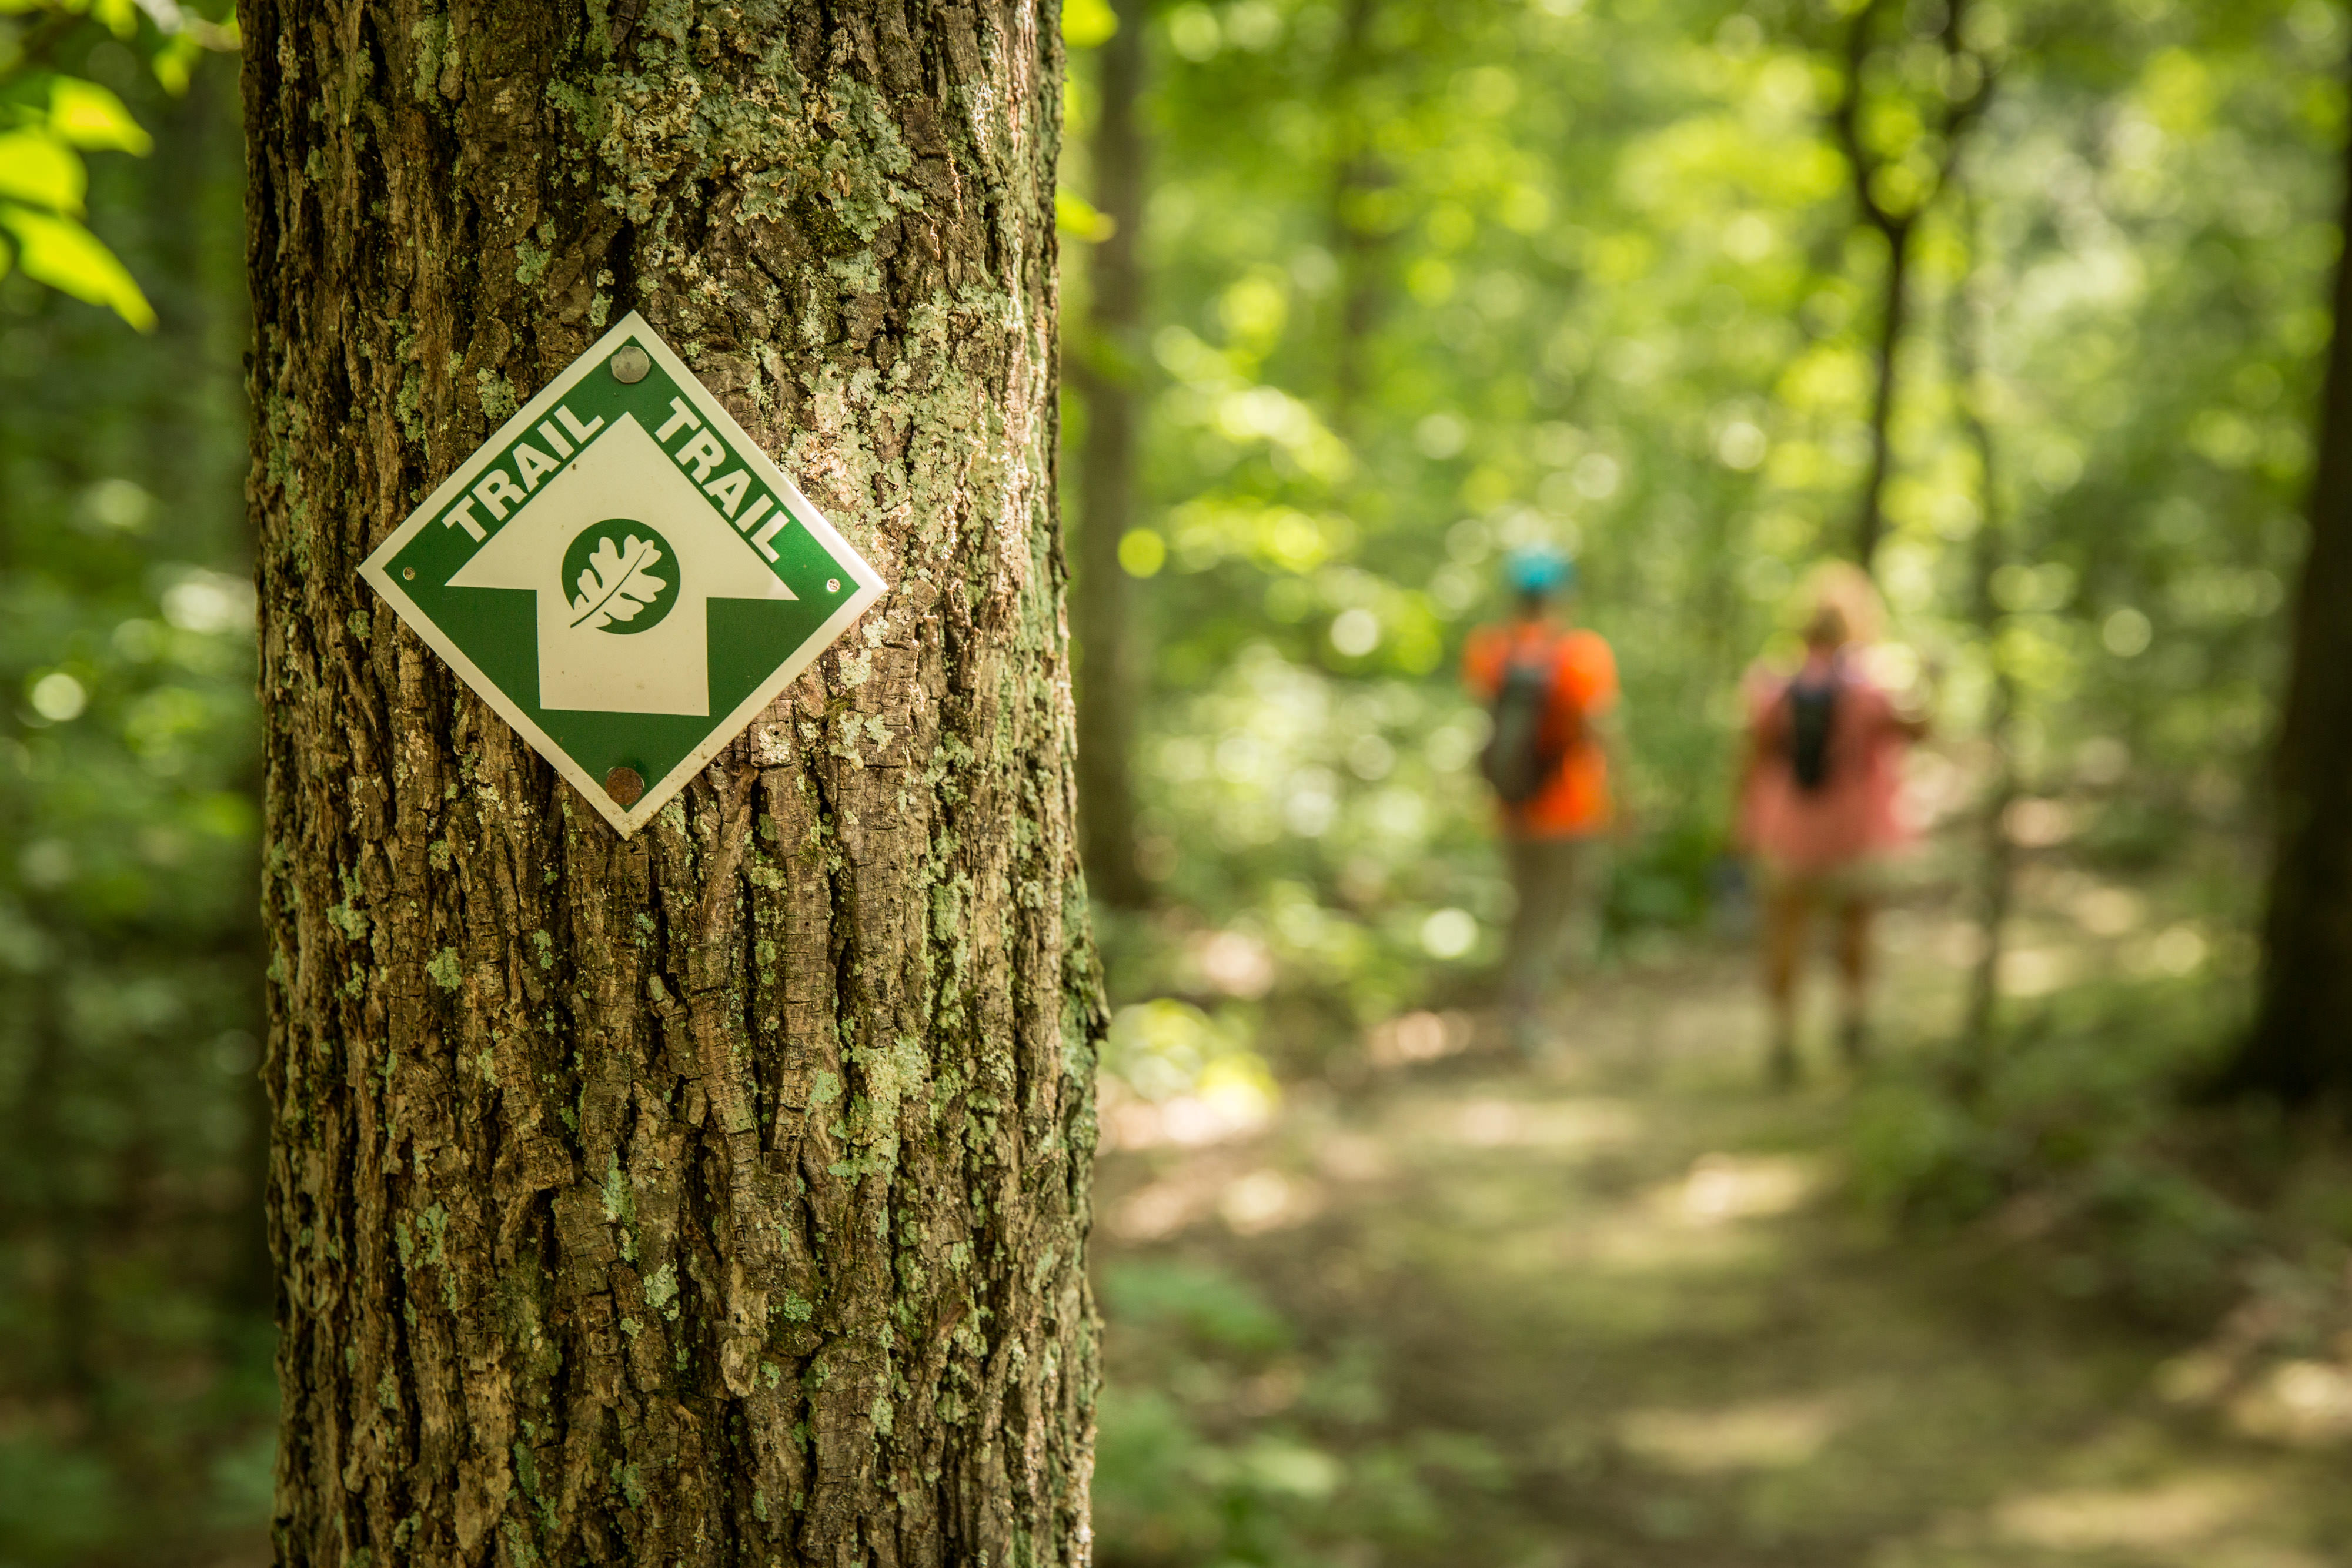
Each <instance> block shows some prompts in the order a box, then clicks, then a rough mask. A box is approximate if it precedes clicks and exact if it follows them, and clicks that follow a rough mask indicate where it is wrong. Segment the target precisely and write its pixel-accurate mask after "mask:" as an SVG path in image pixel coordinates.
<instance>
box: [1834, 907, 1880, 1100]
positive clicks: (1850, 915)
mask: <svg viewBox="0 0 2352 1568" xmlns="http://www.w3.org/2000/svg"><path fill="white" fill-rule="evenodd" d="M1875 913H1876V911H1875V910H1874V908H1873V906H1872V904H1871V901H1870V900H1869V899H1867V898H1848V899H1846V900H1845V901H1844V903H1843V904H1841V905H1840V906H1839V908H1838V921H1837V967H1838V998H1839V1000H1838V1047H1839V1049H1840V1050H1842V1051H1843V1052H1844V1053H1845V1059H1846V1061H1848V1062H1853V1063H1858V1062H1860V1061H1862V1059H1863V1057H1864V1054H1866V1052H1867V1050H1868V1045H1869V1040H1868V1035H1867V1019H1868V1014H1869V1005H1870V927H1871V922H1872V917H1873V915H1874V914H1875Z"/></svg>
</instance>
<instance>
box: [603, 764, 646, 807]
mask: <svg viewBox="0 0 2352 1568" xmlns="http://www.w3.org/2000/svg"><path fill="white" fill-rule="evenodd" d="M645 792H646V781H645V779H642V778H640V777H639V776H638V774H637V770H636V769H635V768H614V769H613V771H611V772H610V773H607V774H605V775H604V793H605V794H607V795H610V796H611V797H612V798H613V799H614V800H615V801H617V802H618V803H619V804H620V805H621V807H622V808H623V809H624V810H626V809H627V808H628V807H631V806H634V805H635V804H636V803H637V797H638V796H640V795H642V794H644V793H645Z"/></svg>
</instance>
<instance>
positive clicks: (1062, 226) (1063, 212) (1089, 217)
mask: <svg viewBox="0 0 2352 1568" xmlns="http://www.w3.org/2000/svg"><path fill="white" fill-rule="evenodd" d="M1054 226H1055V228H1057V229H1059V230H1061V231H1062V232H1063V233H1064V234H1066V235H1069V236H1070V237H1071V238H1073V239H1082V240H1085V241H1086V242H1087V244H1089V245H1099V244H1101V243H1102V242H1103V241H1104V240H1107V239H1108V238H1110V236H1111V235H1113V234H1116V233H1117V232H1118V219H1117V218H1114V217H1112V216H1111V215H1110V214H1108V213H1106V212H1104V211H1102V210H1101V209H1100V208H1098V207H1097V206H1096V205H1095V204H1093V203H1091V202H1089V201H1087V199H1086V198H1085V197H1084V196H1081V195H1077V194H1076V193H1073V192H1070V191H1065V190H1057V191H1055V193H1054Z"/></svg>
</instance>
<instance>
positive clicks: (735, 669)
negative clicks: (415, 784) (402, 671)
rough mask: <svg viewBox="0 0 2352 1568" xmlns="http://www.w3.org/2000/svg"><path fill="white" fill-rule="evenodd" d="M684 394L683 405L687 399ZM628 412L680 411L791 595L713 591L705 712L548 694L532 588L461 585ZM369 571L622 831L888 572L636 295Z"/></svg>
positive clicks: (717, 508)
mask: <svg viewBox="0 0 2352 1568" xmlns="http://www.w3.org/2000/svg"><path fill="white" fill-rule="evenodd" d="M632 344H634V345H635V347H637V348H639V349H641V350H644V351H645V353H646V357H647V358H648V360H649V361H651V363H650V365H649V366H648V368H647V369H646V373H645V375H644V377H643V378H642V379H641V380H638V381H636V382H624V381H622V380H620V379H619V377H618V376H616V375H614V373H613V371H612V370H611V361H612V359H613V357H614V354H616V353H618V352H619V351H620V350H622V349H624V348H627V347H629V346H631V345H632ZM681 409H683V410H684V411H686V415H687V417H684V418H681V417H679V415H680V410H681ZM624 416H633V417H634V418H635V420H636V423H638V424H639V425H640V426H642V427H643V428H644V430H645V432H646V434H647V435H649V436H652V435H654V434H655V433H656V432H657V431H659V430H661V429H662V428H664V426H665V425H667V426H668V427H669V430H670V434H669V437H668V439H667V440H660V439H659V438H656V439H657V442H658V444H660V445H661V446H662V447H663V448H664V450H665V451H667V452H668V453H670V455H672V457H673V459H674V460H676V461H677V462H678V463H679V464H680V466H681V469H682V471H684V472H686V473H687V474H688V477H689V478H693V479H697V480H698V483H697V484H696V488H697V489H698V490H699V491H702V492H703V498H704V499H705V500H706V501H707V502H708V503H709V506H710V507H711V509H712V511H713V513H714V514H716V515H717V516H718V517H719V518H720V519H721V520H723V521H725V522H727V523H728V524H729V525H730V527H733V528H735V529H736V530H737V532H738V533H739V534H740V535H741V536H742V537H743V538H744V539H745V541H746V547H745V548H747V549H756V550H757V552H758V554H759V555H760V556H761V558H762V559H765V560H766V561H767V563H768V566H769V569H770V570H772V571H773V572H774V573H775V574H776V576H777V577H778V578H780V579H781V580H782V581H783V582H784V584H785V585H786V586H787V587H788V588H790V589H791V590H792V591H793V594H794V595H795V596H796V597H794V598H793V599H789V600H751V599H713V600H711V601H710V604H709V628H708V631H709V654H708V656H709V661H710V664H709V683H710V708H711V712H710V714H709V715H701V714H644V713H594V712H585V711H581V710H576V709H561V708H541V707H540V706H537V698H538V693H539V638H538V622H537V612H536V607H535V605H534V604H533V602H532V601H533V600H534V599H535V597H536V596H535V595H534V594H533V593H531V592H530V591H525V590H519V589H498V588H452V587H450V586H449V579H450V578H452V577H454V576H456V575H457V571H458V570H459V569H460V568H461V567H463V566H464V565H465V564H466V562H467V561H468V560H470V559H473V557H474V555H475V552H477V551H478V550H479V549H481V548H482V547H483V545H485V544H487V543H488V541H489V539H490V538H493V537H495V536H496V534H497V533H498V531H499V528H502V527H504V526H505V524H506V522H507V521H508V520H509V518H511V517H515V516H517V515H519V513H520V504H519V502H520V498H523V497H526V496H527V493H528V492H530V491H534V490H536V488H537V487H538V486H539V484H541V483H542V482H543V481H544V478H545V476H546V475H547V474H548V473H550V472H552V471H554V469H556V468H557V467H560V466H561V465H565V464H568V463H569V462H571V461H573V460H576V458H577V457H578V456H579V455H581V454H583V453H584V452H586V451H587V449H588V447H589V446H590V445H592V444H593V443H594V442H595V441H596V440H598V439H600V438H601V437H602V436H604V434H606V433H608V432H609V431H611V430H613V429H614V427H616V426H617V425H618V424H619V423H620V422H621V420H622V419H623V417H624ZM689 420H691V421H692V423H689V422H688V421H689ZM714 448H715V449H716V455H714V452H713V449H714ZM688 465H691V466H688ZM494 469H495V470H497V474H498V475H502V476H504V478H505V483H503V484H501V483H499V478H498V476H494V475H493V473H492V471H493V470H494ZM739 475H740V478H739V477H738V476H739ZM509 497H516V498H517V499H513V500H510V499H509ZM648 520H649V521H650V519H648ZM360 575H361V576H362V577H363V578H365V579H366V580H368V582H369V583H370V584H371V585H372V586H373V588H374V589H375V591H377V592H379V593H381V594H383V597H384V598H385V599H386V600H387V601H390V603H391V605H392V607H393V609H394V611H395V612H398V614H399V616H400V618H401V620H402V621H404V622H406V623H407V625H408V627H409V629H410V630H411V631H413V632H415V633H416V634H417V635H418V636H419V637H421V638H423V639H424V640H425V642H426V643H429V644H430V645H431V646H432V647H433V649H434V651H435V652H436V653H439V654H440V655H441V656H442V657H443V658H444V659H446V660H447V661H448V662H449V664H450V665H451V667H452V668H454V669H455V670H456V671H457V674H458V675H459V677H460V678H462V679H463V680H464V681H465V683H466V685H468V686H469V687H471V688H472V689H473V691H474V693H475V695H478V696H479V697H480V698H481V699H482V700H483V701H484V702H487V703H488V704H489V705H490V706H491V707H493V708H495V709H496V710H498V713H499V716H500V717H501V718H504V719H505V720H506V721H507V722H508V723H509V724H510V725H512V726H513V727H515V729H516V730H517V731H518V732H519V733H520V734H521V736H522V737H523V738H524V739H526V740H528V741H529V742H530V744H531V747H532V748H533V749H535V750H536V751H538V752H539V753H540V754H541V756H543V757H545V758H547V759H548V760H549V761H550V762H551V763H553V764H554V765H555V768H556V771H557V772H559V773H561V774H562V776H563V777H564V778H565V779H567V780H569V781H570V782H571V783H572V786H573V787H574V788H576V789H578V790H579V791H580V792H581V794H583V796H585V797H587V799H588V801H589V803H590V804H591V805H593V806H594V807H595V808H596V809H597V810H598V811H600V812H601V813H603V815H604V820H605V821H608V822H610V823H612V824H613V827H614V830H615V831H618V832H619V833H620V834H621V835H622V836H623V837H624V838H626V837H627V836H629V835H630V834H632V833H634V832H635V831H637V830H638V829H639V828H641V827H643V826H645V824H646V822H647V821H651V820H652V818H653V816H654V814H655V813H656V812H657V811H659V810H661V808H662V807H663V806H664V805H666V804H667V803H668V801H669V800H671V799H672V798H673V797H674V796H676V795H677V792H678V791H679V790H681V789H685V788H686V785H687V781H688V779H692V778H693V777H694V776H695V774H697V773H698V772H700V771H701V770H702V768H704V767H705V766H707V765H708V764H709V761H710V759H711V758H713V757H715V756H717V755H718V754H719V751H720V750H721V749H722V748H723V747H725V746H726V745H727V744H728V743H729V742H730V741H731V740H733V739H734V738H735V737H736V736H738V735H740V734H741V733H742V731H743V727H745V726H746V725H748V724H750V723H751V720H752V719H753V718H755V717H757V716H759V714H760V713H761V710H763V709H764V708H766V707H767V706H768V705H769V704H770V703H772V702H773V701H774V700H775V697H776V695H777V694H778V693H779V692H781V691H782V690H783V688H784V687H785V686H787V685H791V684H792V682H793V680H795V679H797V678H798V677H799V675H800V674H801V672H802V671H803V670H805V669H806V668H808V666H809V664H810V662H811V661H813V660H814V658H815V657H816V656H817V654H819V653H822V652H824V649H825V648H826V647H828V646H830V645H831V644H832V643H833V642H834V640H835V638H837V637H839V636H840V635H841V633H842V632H845V631H846V630H847V629H848V627H849V623H850V622H853V621H855V620H856V619H857V617H858V616H859V615H860V614H862V613H864V612H865V610H866V606H867V605H869V604H871V603H873V602H874V601H876V600H877V599H879V598H880V597H881V596H882V592H883V590H884V587H885V584H884V583H883V581H882V579H881V578H880V577H879V576H878V575H877V573H876V572H875V570H874V569H873V568H872V567H870V566H868V565H867V564H866V561H865V559H864V558H862V557H861V556H859V555H858V553H857V552H856V550H854V549H851V548H850V547H849V545H848V543H847V541H845V539H843V538H842V537H841V536H840V535H839V534H838V533H836V532H835V531H834V528H833V526H832V525H831V524H830V523H828V522H826V521H825V519H824V516H823V515H822V514H820V513H819V512H818V511H817V509H816V508H815V507H813V506H811V505H810V504H809V502H808V499H807V497H803V495H802V494H801V493H800V491H799V489H798V488H797V487H796V486H793V482H792V481H791V480H790V479H788V478H786V477H785V476H784V475H783V472H782V470H781V469H779V468H778V467H777V466H776V465H774V464H773V463H772V462H771V461H769V459H768V455H767V454H765V453H764V452H762V451H761V450H760V447H759V444H758V443H756V442H754V441H753V440H752V439H751V437H750V436H749V435H747V434H744V432H743V428H742V427H741V426H740V425H739V424H737V423H735V421H734V420H733V419H732V418H731V417H730V416H729V414H728V413H727V411H726V409H725V408H723V407H721V406H720V405H719V400H718V399H717V398H716V397H713V396H712V395H711V393H710V390H709V388H708V387H706V386H704V385H703V384H702V383H701V382H699V381H698V380H697V379H696V378H695V376H694V373H693V372H692V371H689V370H688V369H687V368H686V364H685V362H684V361H681V360H680V359H679V358H678V357H677V354H676V353H674V352H673V351H672V350H671V349H670V347H669V345H668V344H667V343H665V342H663V341H662V340H661V337H660V335H659V334H658V333H656V331H655V330H654V329H652V328H651V327H650V326H648V325H647V324H646V321H645V319H644V318H642V317H640V316H638V315H637V314H636V313H635V311H632V312H630V313H629V315H628V316H626V317H625V318H624V319H622V320H621V321H620V322H619V323H618V324H617V325H616V326H614V328H613V329H612V330H611V331H609V332H607V333H605V334H604V337H602V338H600V339H598V340H596V343H595V345H594V346H593V347H592V348H591V349H589V350H588V351H587V352H586V353H584V354H583V355H581V356H580V358H578V359H577V360H574V361H572V363H571V364H570V365H569V366H567V367H566V368H565V369H564V370H563V371H562V373H561V374H560V375H558V376H557V377H556V378H555V380H554V381H552V382H550V383H548V385H547V387H546V389H545V390H544V391H542V392H540V394H539V395H538V396H536V397H534V398H532V399H531V400H530V402H528V403H525V404H524V405H523V406H522V408H521V409H520V411H519V412H518V413H516V414H515V415H514V417H513V418H511V419H509V420H508V421H507V422H506V423H504V424H502V425H500V426H499V430H498V433H497V434H494V435H492V436H491V437H490V438H489V440H488V441H487V442H485V443H483V444H482V445H481V446H480V447H479V448H478V450H477V451H476V452H475V453H474V455H472V456H470V457H468V458H467V459H466V461H465V462H464V463H462V464H460V465H458V467H457V472H455V473H453V474H452V475H450V476H449V477H448V478H447V479H446V480H444V481H443V482H442V484H441V485H440V486H439V487H438V488H437V489H436V490H435V491H434V492H433V494H432V495H431V496H429V497H426V498H425V504H424V505H422V506H420V507H417V508H416V510H415V511H414V512H412V513H410V514H409V515H408V517H406V519H404V521H403V522H402V523H401V525H400V527H399V528H395V529H394V530H393V533H392V536H391V537H390V538H387V539H385V540H384V542H383V544H382V545H380V546H378V547H377V549H376V550H375V553H373V555H371V556H369V557H368V559H367V560H366V562H365V563H364V564H363V565H362V566H361V568H360ZM780 646H781V647H784V648H787V649H789V650H790V651H789V653H786V654H785V656H784V657H783V659H782V662H781V663H779V662H775V661H774V650H776V649H777V648H778V647H780ZM614 768H634V769H635V771H636V773H637V776H638V777H639V778H640V779H644V780H645V781H646V790H645V793H644V794H643V795H642V796H640V797H639V798H638V799H637V800H636V801H635V803H634V804H633V805H631V806H628V807H626V808H624V807H623V806H621V804H620V803H619V802H618V801H616V800H614V799H613V798H612V797H611V796H610V795H608V794H607V793H605V790H604V777H605V775H606V774H607V773H609V772H610V771H611V770H612V769H614Z"/></svg>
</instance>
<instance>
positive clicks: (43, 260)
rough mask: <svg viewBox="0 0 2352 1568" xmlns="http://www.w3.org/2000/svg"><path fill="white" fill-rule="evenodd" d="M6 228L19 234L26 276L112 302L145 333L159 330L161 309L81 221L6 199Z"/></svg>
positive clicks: (1, 210) (2, 208)
mask: <svg viewBox="0 0 2352 1568" xmlns="http://www.w3.org/2000/svg"><path fill="white" fill-rule="evenodd" d="M0 227H5V228H7V229H9V230H10V231H12V232H13V233H14V234H15V235H16V244H17V247H18V249H19V250H20V251H21V252H22V253H23V254H22V255H21V256H19V257H18V261H19V262H20V264H21V265H22V266H23V267H24V268H25V276H26V277H29V278H32V279H33V280H34V281H35V282H37V283H46V284H47V285H48V286H49V287H52V288H55V289H57V290H58V291H59V292H60V293H65V294H70V295H72V296H73V297H74V298H77V299H87V300H89V302H90V303H91V304H92V305H103V306H106V307H108V308H110V309H111V310H112V311H113V312H114V313H115V314H116V315H118V316H120V317H121V318H122V319H124V320H125V321H128V322H130V323H131V325H132V326H133V327H136V328H138V329H140V330H141V331H142V332H152V331H153V330H154V329H155V308H154V307H153V306H152V305H150V304H148V303H147V297H146V296H145V295H144V294H142V293H141V292H140V291H139V285H138V284H137V283H136V282H134V281H132V279H131V274H130V273H129V271H127V270H126V269H125V268H124V267H123V265H122V264H121V262H120V261H117V260H116V259H115V258H114V253H113V252H112V251H110V250H109V249H107V248H106V246H105V245H104V243H103V242H101V241H100V239H99V237H98V236H97V235H94V234H92V233H90V232H89V230H88V229H86V228H84V227H82V226H81V225H79V224H78V223H75V222H74V221H73V220H72V219H71V218H60V217H53V216H51V215H50V214H47V213H37V212H35V211H34V210H33V209H32V208H30V207H18V206H11V205H8V204H5V203H0Z"/></svg>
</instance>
